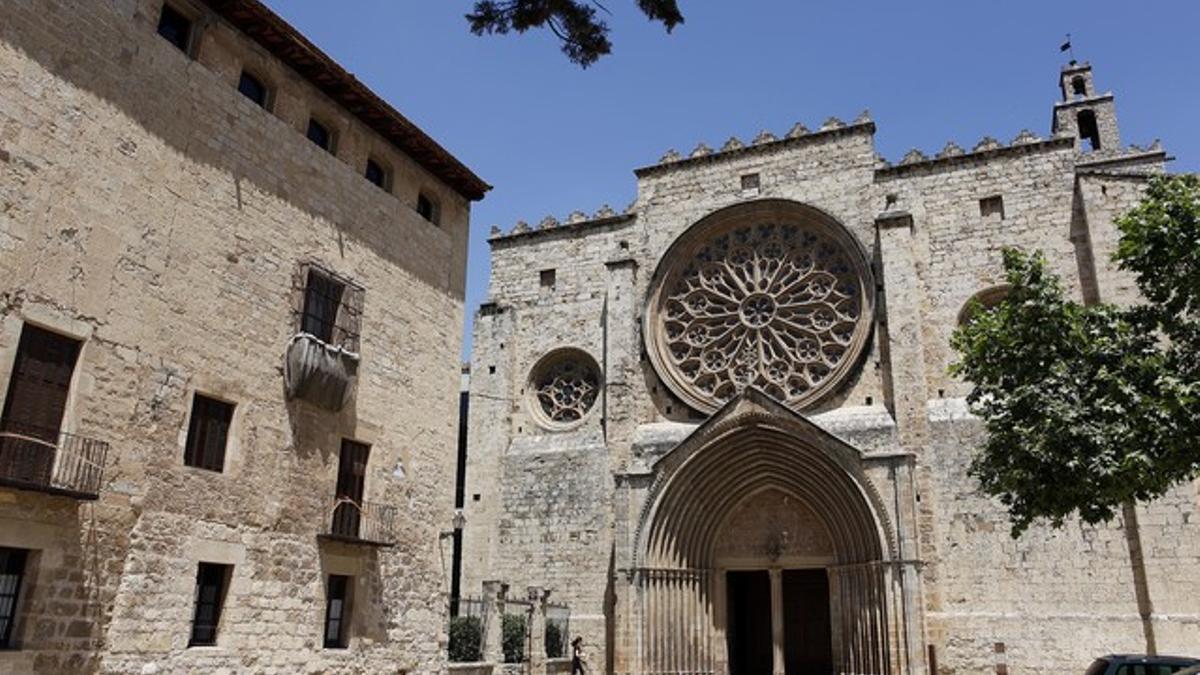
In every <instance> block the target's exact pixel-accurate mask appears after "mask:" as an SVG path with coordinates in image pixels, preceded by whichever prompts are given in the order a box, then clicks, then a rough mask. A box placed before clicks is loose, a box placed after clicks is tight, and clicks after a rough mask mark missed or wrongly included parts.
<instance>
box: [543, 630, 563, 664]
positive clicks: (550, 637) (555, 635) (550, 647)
mask: <svg viewBox="0 0 1200 675" xmlns="http://www.w3.org/2000/svg"><path fill="white" fill-rule="evenodd" d="M562 655H563V632H562V627H561V626H559V625H558V624H557V623H552V622H549V621H547V622H546V656H547V657H548V658H552V659H559V658H562Z"/></svg>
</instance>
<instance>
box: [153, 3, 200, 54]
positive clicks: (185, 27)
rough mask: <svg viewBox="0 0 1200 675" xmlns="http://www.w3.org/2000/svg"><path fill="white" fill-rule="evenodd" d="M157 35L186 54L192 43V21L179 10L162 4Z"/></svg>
mask: <svg viewBox="0 0 1200 675" xmlns="http://www.w3.org/2000/svg"><path fill="white" fill-rule="evenodd" d="M158 34H159V35H161V36H162V37H163V38H164V39H166V41H167V42H170V43H171V44H173V45H175V46H176V47H178V48H179V51H181V52H183V53H185V54H186V53H188V51H189V48H190V47H191V42H192V21H191V19H189V18H187V17H186V16H184V15H183V13H182V12H180V11H179V10H177V9H175V8H174V7H172V6H170V5H167V4H164V5H163V6H162V12H161V13H160V14H159V15H158Z"/></svg>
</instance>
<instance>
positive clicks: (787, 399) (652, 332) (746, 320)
mask: <svg viewBox="0 0 1200 675" xmlns="http://www.w3.org/2000/svg"><path fill="white" fill-rule="evenodd" d="M664 268H665V269H664ZM657 277H658V286H657V288H656V289H655V290H654V293H653V295H652V296H651V301H650V305H649V307H648V312H647V318H646V334H647V347H648V351H649V353H650V356H651V359H652V361H653V362H654V365H655V367H656V369H657V370H658V373H659V375H660V376H661V377H662V378H663V380H664V381H665V382H666V384H667V385H668V387H670V388H671V390H672V391H673V392H674V393H675V394H676V395H677V396H679V397H680V398H681V399H683V400H684V401H685V402H687V403H688V404H689V405H691V406H692V407H694V408H696V409H698V410H700V411H702V412H713V411H715V410H716V409H717V408H719V407H720V406H721V405H722V404H724V403H725V401H728V400H729V399H730V398H732V397H733V396H734V395H735V394H736V393H737V392H739V391H741V390H742V389H744V388H746V387H747V386H750V385H754V386H757V387H759V388H761V389H763V390H764V391H766V392H767V393H768V394H770V395H771V396H772V397H773V398H775V399H776V400H778V401H780V402H782V403H784V404H785V405H787V406H789V407H791V408H792V409H795V410H799V409H801V408H804V407H806V406H809V405H811V404H812V403H814V402H816V401H817V400H819V399H820V398H822V397H823V396H825V395H826V394H827V393H829V392H830V390H831V389H833V388H834V387H835V386H836V385H837V384H838V383H839V382H840V381H841V380H842V379H843V376H844V375H845V374H846V372H847V371H848V370H849V369H850V368H851V367H852V366H853V365H854V363H855V362H856V361H857V359H858V357H859V355H861V353H862V350H863V349H864V347H865V345H866V341H867V336H868V334H869V332H870V324H871V313H872V302H871V298H872V295H871V294H872V292H873V283H872V282H871V281H870V270H869V268H868V266H867V264H866V261H865V259H864V256H863V254H862V252H861V250H860V249H859V247H858V245H857V243H856V242H855V240H854V239H853V236H852V235H851V234H850V233H849V232H847V231H846V230H845V228H843V227H842V226H841V225H840V224H838V223H837V222H835V221H834V220H833V219H832V218H830V217H829V216H827V215H825V214H823V213H821V212H819V211H817V210H816V209H812V208H809V207H806V206H803V205H801V204H796V203H793V202H784V201H775V200H771V201H766V202H759V203H755V204H751V205H747V206H741V207H733V208H731V209H726V210H725V211H721V212H718V213H717V214H713V216H710V217H709V218H706V219H705V220H702V221H701V222H700V223H699V224H697V225H696V226H694V227H693V228H692V229H690V230H689V231H688V232H686V233H685V234H684V235H683V236H682V237H681V238H680V240H679V241H678V242H676V244H675V245H674V246H673V247H672V249H671V251H669V252H668V253H667V255H666V256H665V257H664V262H663V263H662V265H661V266H660V268H659V273H658V275H657Z"/></svg>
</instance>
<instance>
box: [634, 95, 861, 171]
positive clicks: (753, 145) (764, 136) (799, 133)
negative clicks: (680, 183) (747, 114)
mask: <svg viewBox="0 0 1200 675" xmlns="http://www.w3.org/2000/svg"><path fill="white" fill-rule="evenodd" d="M863 131H866V132H868V133H874V132H875V122H874V121H872V119H871V114H870V112H868V111H866V110H864V111H862V113H860V114H859V115H858V117H855V118H854V121H852V122H849V123H847V122H844V121H842V120H841V119H839V118H837V117H830V118H829V119H827V120H825V122H823V123H822V124H821V126H820V127H818V128H817V130H816V131H812V130H810V129H809V128H808V127H807V126H805V125H804V124H803V123H801V122H797V123H796V124H795V125H793V126H792V128H791V129H789V130H788V131H787V133H785V134H784V135H783V136H782V137H780V136H777V135H775V134H774V133H772V132H770V131H767V130H765V129H764V130H763V131H760V132H759V133H758V135H756V136H755V137H754V138H753V139H752V140H751V141H749V142H745V141H743V140H742V139H740V138H738V137H737V136H731V137H729V139H728V140H726V141H725V142H724V143H722V144H721V146H720V148H719V149H717V150H714V149H713V148H712V147H710V146H709V145H708V144H707V143H704V142H700V143H698V144H697V145H696V147H695V148H694V149H692V151H691V152H689V153H687V154H686V155H685V154H683V153H680V152H679V151H678V150H675V149H674V148H672V149H670V150H667V151H666V152H665V153H663V155H662V157H660V158H659V160H658V162H657V163H656V164H654V165H652V166H648V167H643V168H641V169H637V170H636V171H635V172H634V173H635V174H637V175H638V176H642V175H645V174H650V173H656V172H658V171H661V170H666V169H674V168H680V167H683V166H689V165H691V164H692V163H694V162H699V161H716V160H721V159H726V158H731V157H737V156H741V155H744V154H746V153H754V152H760V151H763V150H767V149H769V150H774V149H777V148H781V147H785V146H788V145H791V144H795V143H798V142H809V141H814V140H821V139H826V138H829V137H831V136H834V135H837V134H844V133H857V132H863Z"/></svg>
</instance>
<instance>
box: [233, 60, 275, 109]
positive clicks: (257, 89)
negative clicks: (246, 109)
mask: <svg viewBox="0 0 1200 675" xmlns="http://www.w3.org/2000/svg"><path fill="white" fill-rule="evenodd" d="M238 91H240V92H242V95H243V96H245V97H246V98H248V99H250V100H251V101H254V102H255V103H257V104H258V106H259V107H260V108H264V109H265V108H266V107H267V93H268V90H267V85H265V84H263V83H262V80H260V79H258V78H257V77H254V76H253V75H251V74H250V73H247V72H246V71H244V70H243V71H242V77H241V79H240V80H238Z"/></svg>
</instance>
